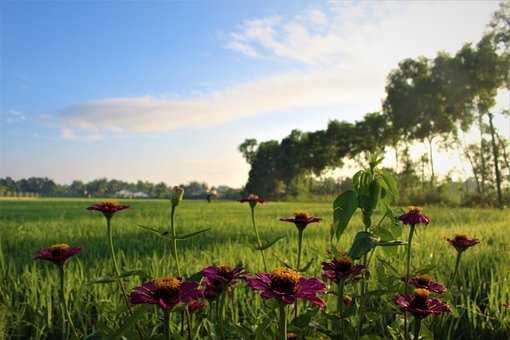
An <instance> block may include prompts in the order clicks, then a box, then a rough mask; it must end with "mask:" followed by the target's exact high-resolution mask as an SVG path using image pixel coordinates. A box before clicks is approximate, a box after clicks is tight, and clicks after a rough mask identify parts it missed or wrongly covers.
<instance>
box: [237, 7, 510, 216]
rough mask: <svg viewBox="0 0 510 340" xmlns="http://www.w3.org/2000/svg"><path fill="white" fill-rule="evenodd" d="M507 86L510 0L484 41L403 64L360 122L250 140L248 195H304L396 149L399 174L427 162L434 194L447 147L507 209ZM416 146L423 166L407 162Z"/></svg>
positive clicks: (246, 145)
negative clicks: (499, 122)
mask: <svg viewBox="0 0 510 340" xmlns="http://www.w3.org/2000/svg"><path fill="white" fill-rule="evenodd" d="M504 88H506V89H509V88H510V1H508V0H507V1H504V2H502V3H501V4H500V7H499V9H498V10H497V11H496V13H495V14H494V16H493V18H492V21H491V22H490V24H489V25H488V30H487V32H486V33H485V34H484V35H483V37H482V39H481V40H480V41H479V42H478V43H477V44H471V43H468V44H465V45H464V46H463V47H462V48H461V49H460V50H459V51H458V52H457V53H455V54H453V55H452V54H449V53H446V52H439V53H437V55H436V56H435V57H434V58H426V57H418V58H414V59H412V58H408V59H405V60H402V61H401V62H400V63H399V64H398V67H397V68H396V69H394V70H392V71H391V72H390V74H389V75H388V77H387V84H386V88H385V90H386V97H385V98H384V100H383V103H382V107H381V109H380V110H379V111H377V112H370V113H367V114H365V116H364V117H363V119H362V120H359V121H356V122H354V123H351V122H347V121H338V120H332V121H330V122H329V123H328V126H327V128H326V129H324V130H318V131H313V132H302V131H299V130H293V131H292V132H291V133H290V134H289V135H288V136H287V137H285V138H283V139H282V140H281V141H277V140H270V141H264V142H260V143H259V142H258V141H257V140H256V139H246V140H245V141H244V142H243V143H242V144H241V145H240V146H239V151H240V152H241V153H242V154H243V156H244V158H245V159H246V161H247V162H248V163H249V164H250V166H251V168H250V172H249V178H248V182H247V184H246V187H245V190H246V191H247V192H257V193H259V194H261V195H264V196H267V197H285V196H294V195H298V194H299V190H300V185H299V183H302V182H303V181H304V180H305V179H306V178H310V177H316V176H320V175H322V174H324V173H325V172H326V171H327V170H330V169H336V168H338V167H341V166H342V165H343V164H344V163H345V161H346V160H347V159H354V160H356V161H358V162H363V161H364V160H366V158H367V155H368V154H370V153H374V152H385V151H387V150H388V149H393V151H394V155H395V164H396V165H395V168H394V169H393V170H394V171H395V172H396V173H397V174H400V175H403V176H404V175H409V171H410V169H409V165H413V167H417V169H419V168H420V165H421V167H422V168H423V166H424V165H426V167H427V173H428V174H429V175H428V178H427V179H425V178H423V176H421V178H420V176H417V177H418V180H420V179H421V180H422V182H425V181H426V182H427V187H426V189H427V190H434V189H435V188H436V187H437V186H438V184H439V183H438V179H437V174H436V168H435V164H434V148H435V147H436V146H439V147H441V148H444V149H452V148H457V149H459V150H460V151H461V153H462V154H463V155H464V157H465V158H466V160H467V161H468V163H469V164H470V166H471V169H472V173H473V178H474V181H475V184H476V194H477V196H479V200H480V201H485V200H491V199H493V200H494V201H495V204H497V205H499V206H503V205H504V204H505V200H506V201H507V202H508V198H505V195H507V196H508V195H509V194H508V190H509V189H508V187H509V186H510V165H509V153H510V152H509V141H508V139H507V138H505V137H504V136H503V135H501V134H500V133H498V130H497V129H496V127H495V126H494V116H495V115H496V114H497V115H509V112H508V110H503V111H501V112H494V110H493V107H494V105H495V104H496V96H497V93H498V90H500V89H504ZM473 126H476V127H477V128H478V130H479V136H480V137H479V141H478V142H477V143H474V144H470V145H465V143H464V142H463V138H462V136H463V134H464V133H465V132H467V131H468V130H470V129H471V128H472V127H473ZM413 143H425V144H426V145H427V146H428V152H427V153H426V154H424V155H423V156H422V157H421V158H420V160H419V162H417V163H418V164H414V163H413V162H412V160H410V159H406V160H405V161H406V162H407V164H404V162H403V158H406V157H407V158H409V157H408V152H409V146H410V145H412V144H413ZM406 153H407V154H406ZM411 163H413V164H411ZM405 166H407V167H405ZM413 171H414V172H416V169H414V168H413ZM424 189H425V187H424Z"/></svg>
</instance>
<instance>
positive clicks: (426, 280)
mask: <svg viewBox="0 0 510 340" xmlns="http://www.w3.org/2000/svg"><path fill="white" fill-rule="evenodd" d="M409 284H411V285H413V286H415V287H416V288H424V289H426V290H428V291H430V292H433V293H436V294H443V293H444V292H446V287H445V286H443V285H442V284H440V283H439V282H435V281H433V280H432V276H430V275H418V276H415V277H412V278H410V279H409Z"/></svg>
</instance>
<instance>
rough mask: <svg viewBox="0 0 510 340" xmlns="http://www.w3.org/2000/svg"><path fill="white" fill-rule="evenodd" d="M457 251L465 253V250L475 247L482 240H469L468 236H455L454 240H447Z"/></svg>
mask: <svg viewBox="0 0 510 340" xmlns="http://www.w3.org/2000/svg"><path fill="white" fill-rule="evenodd" d="M446 240H447V241H448V243H450V244H451V245H452V246H453V247H455V249H457V251H458V252H459V253H460V252H463V251H464V250H466V249H468V248H470V247H473V246H475V245H477V244H478V243H480V240H478V239H476V238H473V239H469V238H467V236H466V235H455V237H454V238H453V239H449V238H448V239H446Z"/></svg>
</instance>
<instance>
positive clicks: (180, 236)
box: [170, 228, 211, 240]
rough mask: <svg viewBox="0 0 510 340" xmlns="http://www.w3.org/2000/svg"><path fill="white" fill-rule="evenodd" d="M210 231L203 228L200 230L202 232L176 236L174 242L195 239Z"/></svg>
mask: <svg viewBox="0 0 510 340" xmlns="http://www.w3.org/2000/svg"><path fill="white" fill-rule="evenodd" d="M209 230H211V228H205V229H202V230H199V231H195V232H192V233H189V234H184V235H176V236H175V239H176V240H185V239H188V238H191V237H195V236H197V235H200V234H202V233H205V232H207V231H209ZM170 239H172V238H171V237H170Z"/></svg>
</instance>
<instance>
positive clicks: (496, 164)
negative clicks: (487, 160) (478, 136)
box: [488, 112, 503, 209]
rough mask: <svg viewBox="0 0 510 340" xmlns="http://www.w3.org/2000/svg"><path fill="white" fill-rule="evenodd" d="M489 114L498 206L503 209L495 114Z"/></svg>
mask: <svg viewBox="0 0 510 340" xmlns="http://www.w3.org/2000/svg"><path fill="white" fill-rule="evenodd" d="M488 115H489V126H490V131H491V141H492V155H493V157H494V171H495V173H496V192H497V195H498V207H499V208H500V209H503V197H502V196H501V174H500V173H499V154H498V153H499V152H498V151H499V150H498V145H497V144H496V136H495V131H494V124H493V123H492V118H493V115H492V113H490V112H489V113H488Z"/></svg>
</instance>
